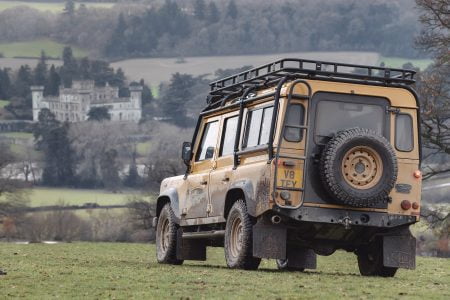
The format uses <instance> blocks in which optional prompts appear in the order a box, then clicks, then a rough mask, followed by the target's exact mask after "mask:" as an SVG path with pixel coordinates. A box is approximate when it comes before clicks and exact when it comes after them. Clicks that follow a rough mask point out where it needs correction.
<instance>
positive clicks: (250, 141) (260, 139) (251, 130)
mask: <svg viewBox="0 0 450 300" xmlns="http://www.w3.org/2000/svg"><path fill="white" fill-rule="evenodd" d="M272 113H273V106H271V107H266V108H260V109H256V110H252V111H249V112H248V114H247V123H246V126H245V136H244V143H243V148H244V149H245V148H250V147H256V146H258V145H264V144H267V143H268V142H269V134H270V123H271V121H272Z"/></svg>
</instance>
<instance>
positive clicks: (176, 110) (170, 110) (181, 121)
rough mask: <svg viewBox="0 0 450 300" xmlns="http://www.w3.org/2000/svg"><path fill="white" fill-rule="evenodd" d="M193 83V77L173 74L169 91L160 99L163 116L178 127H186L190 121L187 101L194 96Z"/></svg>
mask: <svg viewBox="0 0 450 300" xmlns="http://www.w3.org/2000/svg"><path fill="white" fill-rule="evenodd" d="M193 82H194V78H193V77H192V75H189V74H180V73H175V74H173V75H172V78H171V80H170V84H169V87H168V89H167V90H166V91H164V95H163V96H162V97H161V99H160V101H161V103H160V106H161V109H162V112H163V114H164V115H165V116H167V117H169V118H170V119H171V122H172V123H174V124H176V125H178V126H185V125H186V124H187V123H188V121H189V120H188V117H187V116H186V112H187V110H186V99H190V97H191V96H192V90H191V88H192V85H193Z"/></svg>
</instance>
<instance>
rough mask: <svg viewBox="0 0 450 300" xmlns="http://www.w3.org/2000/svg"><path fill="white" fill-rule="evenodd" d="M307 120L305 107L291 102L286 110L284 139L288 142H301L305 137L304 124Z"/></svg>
mask: <svg viewBox="0 0 450 300" xmlns="http://www.w3.org/2000/svg"><path fill="white" fill-rule="evenodd" d="M304 122H305V108H304V107H303V105H301V104H291V105H289V108H288V110H287V112H286V125H285V126H284V139H285V140H286V141H288V142H294V143H297V142H300V141H301V140H302V139H303V129H302V128H299V127H298V126H302V125H303V124H304Z"/></svg>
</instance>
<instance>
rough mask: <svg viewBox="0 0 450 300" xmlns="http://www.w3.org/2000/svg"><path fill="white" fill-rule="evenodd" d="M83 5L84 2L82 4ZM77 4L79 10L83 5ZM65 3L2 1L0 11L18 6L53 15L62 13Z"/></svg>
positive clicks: (106, 4)
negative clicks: (48, 12)
mask: <svg viewBox="0 0 450 300" xmlns="http://www.w3.org/2000/svg"><path fill="white" fill-rule="evenodd" d="M81 3H82V2H81ZM81 3H79V2H76V3H75V5H76V7H77V8H78V7H79V5H80V4H81ZM84 4H85V5H86V6H87V7H98V8H111V7H112V6H113V5H114V3H107V2H105V3H84ZM64 5H65V2H58V3H55V2H27V1H0V11H2V10H5V9H8V8H13V7H16V6H28V7H31V8H34V9H37V10H41V11H50V12H53V13H60V12H62V11H63V9H64Z"/></svg>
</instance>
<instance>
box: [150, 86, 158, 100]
mask: <svg viewBox="0 0 450 300" xmlns="http://www.w3.org/2000/svg"><path fill="white" fill-rule="evenodd" d="M150 89H151V91H152V96H153V97H154V98H159V86H158V85H152V86H151V87H150Z"/></svg>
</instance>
